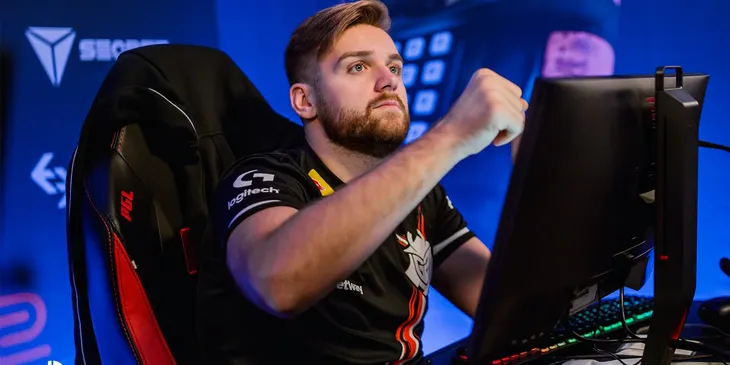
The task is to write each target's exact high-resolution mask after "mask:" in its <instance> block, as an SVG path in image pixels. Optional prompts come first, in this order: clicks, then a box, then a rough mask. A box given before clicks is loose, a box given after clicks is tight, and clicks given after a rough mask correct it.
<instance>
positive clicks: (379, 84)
mask: <svg viewBox="0 0 730 365" xmlns="http://www.w3.org/2000/svg"><path fill="white" fill-rule="evenodd" d="M396 89H398V75H396V74H394V73H393V72H392V71H391V70H390V67H382V68H381V69H380V70H378V80H377V81H376V82H375V91H378V92H383V91H395V90H396Z"/></svg>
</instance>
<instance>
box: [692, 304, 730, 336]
mask: <svg viewBox="0 0 730 365" xmlns="http://www.w3.org/2000/svg"><path fill="white" fill-rule="evenodd" d="M697 316H698V317H699V318H700V319H701V320H702V322H705V323H707V324H709V325H710V326H715V327H717V328H719V329H721V330H723V331H724V332H730V297H718V298H713V299H708V300H706V301H704V302H703V303H702V304H700V308H699V309H698V310H697Z"/></svg>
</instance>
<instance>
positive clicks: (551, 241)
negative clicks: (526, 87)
mask: <svg viewBox="0 0 730 365" xmlns="http://www.w3.org/2000/svg"><path fill="white" fill-rule="evenodd" d="M708 79H709V77H708V76H706V75H684V77H683V87H684V89H685V90H686V92H687V93H689V95H691V96H692V97H693V98H694V99H696V100H697V101H698V102H699V104H700V108H701V105H702V102H703V99H704V95H705V90H706V87H707V83H708ZM665 82H666V84H667V85H669V84H671V85H673V83H674V82H675V77H667V78H666V79H665ZM654 101H655V76H653V75H652V76H633V77H619V76H612V77H591V78H575V79H538V80H537V81H536V83H535V88H534V91H533V94H532V97H531V102H530V109H529V111H528V115H527V121H526V128H525V131H524V134H523V137H522V141H521V145H520V150H519V153H518V156H517V160H516V162H515V166H514V170H513V172H512V176H511V180H510V185H509V189H508V192H507V196H506V199H505V201H504V206H503V209H502V214H501V219H500V223H499V227H498V231H497V235H496V239H495V243H494V247H493V256H492V259H491V262H490V264H489V268H488V271H487V276H486V280H485V283H484V287H483V290H482V293H481V299H480V303H479V307H478V310H477V314H476V316H475V318H474V327H473V329H472V333H471V336H470V338H469V340H468V341H467V355H468V358H469V362H470V363H471V364H481V363H487V364H489V363H491V360H494V359H500V358H502V357H503V356H509V355H512V354H519V353H520V352H521V351H529V350H530V349H532V348H542V347H543V346H544V345H547V344H549V343H547V341H549V339H548V338H547V337H549V334H550V333H551V332H552V331H553V330H554V329H555V328H556V326H557V325H558V324H559V323H561V321H562V320H564V319H565V318H566V316H568V315H570V314H572V313H575V312H577V311H578V310H580V309H583V308H585V307H586V306H588V305H590V304H593V303H594V302H596V301H598V300H599V299H600V298H602V297H605V296H606V295H608V294H610V293H612V292H615V291H616V290H617V289H619V288H621V287H623V286H625V285H626V286H631V287H633V288H634V289H639V288H640V287H641V286H642V285H643V284H644V281H645V275H644V273H643V270H644V268H645V266H646V265H645V264H646V262H647V260H648V256H649V255H648V253H649V252H650V251H651V249H652V247H653V244H654V242H653V237H652V233H653V232H654V230H653V227H654V225H655V221H656V219H657V218H656V217H657V214H656V211H657V209H656V207H655V206H654V204H653V192H654V190H655V189H656V187H657V179H656V175H657V171H656V169H657V164H656V162H657V153H656V151H657V145H656V141H657V140H663V139H658V138H657V133H656V126H657V123H656V115H655V113H654V112H655V109H654V105H655V104H654ZM698 118H699V116H698ZM660 129H661V128H660ZM695 138H696V136H695ZM660 158H661V157H660ZM695 167H696V160H695ZM695 181H696V178H695ZM637 268H638V270H637ZM632 270H633V274H636V273H638V274H639V275H632ZM630 278H632V279H633V280H629V279H630Z"/></svg>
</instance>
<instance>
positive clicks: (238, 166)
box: [223, 148, 307, 178]
mask: <svg viewBox="0 0 730 365" xmlns="http://www.w3.org/2000/svg"><path fill="white" fill-rule="evenodd" d="M306 154H307V152H306V150H305V149H303V148H290V149H281V150H275V151H269V152H261V153H254V154H250V155H247V156H244V157H242V158H239V159H238V160H237V161H236V162H234V163H233V164H232V165H231V166H230V167H229V168H228V169H227V170H226V171H224V172H223V178H226V177H228V176H230V175H232V174H234V173H236V172H240V171H241V170H242V169H243V170H250V169H265V170H278V171H281V172H283V173H287V172H288V173H291V172H294V171H302V170H303V169H304V168H305V166H304V165H305V163H306V157H307V156H306Z"/></svg>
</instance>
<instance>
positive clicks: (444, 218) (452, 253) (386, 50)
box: [200, 1, 527, 364]
mask: <svg viewBox="0 0 730 365" xmlns="http://www.w3.org/2000/svg"><path fill="white" fill-rule="evenodd" d="M389 22H390V20H389V18H388V10H387V8H386V7H385V5H383V4H382V3H381V2H379V1H360V2H354V3H346V4H340V5H337V6H334V7H331V8H328V9H325V10H323V11H321V12H319V13H317V14H316V15H314V16H313V17H311V18H309V19H307V20H306V21H305V22H303V23H302V24H301V25H300V26H299V27H298V28H297V29H296V30H295V32H294V34H293V35H292V37H291V41H290V43H289V45H288V47H287V50H286V55H285V58H286V61H285V64H286V71H287V76H288V78H289V80H290V83H291V88H290V90H289V96H290V99H291V105H292V108H293V109H294V111H295V112H296V113H297V114H298V115H299V116H300V117H301V119H302V121H303V123H304V130H305V134H306V144H305V145H304V146H302V147H301V148H300V149H296V150H288V151H277V152H272V153H268V154H262V155H256V156H251V157H248V158H245V159H243V160H242V161H240V162H239V163H237V165H236V166H234V167H233V168H232V170H231V171H229V172H228V173H227V175H226V177H224V179H223V180H222V181H221V183H220V185H219V188H218V189H217V193H216V201H215V202H214V205H213V207H212V209H213V211H212V214H213V225H214V232H215V234H216V239H217V241H218V243H219V246H216V247H213V248H209V252H208V253H207V254H206V262H205V263H204V266H203V269H202V272H201V274H202V276H201V293H200V294H201V297H200V303H201V307H200V319H201V320H200V323H201V339H202V342H203V345H204V348H205V351H206V353H207V356H208V359H206V363H208V364H216V363H225V364H250V363H256V364H259V363H264V364H279V363H282V364H288V363H293V362H295V361H296V362H302V363H317V364H343V363H349V364H386V363H387V364H404V363H409V364H411V363H417V362H418V361H419V360H421V359H422V355H423V353H422V348H421V340H420V336H421V334H422V333H423V328H424V324H423V322H422V319H423V316H424V314H425V312H426V308H427V304H428V291H429V287H430V285H431V284H432V283H433V286H434V287H435V288H436V289H438V290H439V291H440V292H441V293H443V294H444V295H445V296H446V297H447V298H448V299H449V300H450V301H451V302H453V303H454V304H455V305H456V306H458V307H459V308H461V309H462V310H463V311H464V312H466V313H467V314H470V315H474V312H475V310H476V307H477V301H478V297H479V294H480V291H481V287H482V282H483V280H484V277H483V276H484V273H485V270H486V266H487V263H488V261H489V257H490V252H489V250H488V249H487V247H486V246H485V245H484V244H483V243H482V242H481V241H479V239H478V238H476V237H475V236H474V234H473V233H472V232H470V231H469V229H468V228H467V226H466V222H464V220H463V218H462V217H461V215H460V214H459V213H458V211H457V210H456V209H455V208H454V207H453V206H452V204H451V202H450V201H449V199H448V197H447V196H446V193H445V192H444V189H443V188H442V187H441V186H440V185H438V182H439V180H440V179H441V178H442V177H443V176H444V175H445V174H446V173H447V172H448V171H449V170H450V169H451V168H452V167H453V166H454V165H456V164H457V163H458V162H459V161H460V160H462V159H464V158H466V157H467V156H469V155H472V154H475V153H478V152H479V151H481V150H482V149H484V148H485V147H487V146H488V145H490V144H495V145H497V146H500V145H504V144H507V143H509V142H511V141H512V140H513V139H514V138H516V137H517V136H518V135H519V134H520V133H521V132H522V129H523V123H524V111H525V108H526V107H527V103H526V102H525V101H524V100H523V99H521V90H520V89H519V88H518V87H517V86H515V85H514V84H512V83H511V82H509V81H507V80H506V79H504V78H502V77H501V76H499V75H497V74H495V73H494V72H491V71H489V70H479V71H477V72H476V73H475V74H474V76H473V78H472V81H471V82H470V83H469V84H468V86H467V87H466V90H465V91H464V92H463V94H462V96H461V97H460V98H459V100H457V101H456V102H455V104H454V105H453V107H452V110H451V111H450V112H449V113H448V115H446V116H444V117H443V119H442V120H441V121H440V122H439V123H438V124H437V125H436V126H434V127H433V128H432V129H431V130H430V131H429V132H428V133H426V134H425V135H424V136H422V137H421V139H419V140H417V141H415V142H413V143H411V144H409V145H407V146H405V147H403V148H400V147H401V145H402V142H403V140H404V138H405V137H406V134H407V131H408V126H409V116H408V107H407V105H408V102H407V99H406V92H405V89H404V87H403V84H402V80H401V77H400V72H401V68H402V65H403V61H402V59H401V57H400V55H399V54H398V52H397V50H396V47H395V44H394V42H393V41H392V39H391V38H390V37H389V36H388V34H387V32H386V30H387V29H388V26H389Z"/></svg>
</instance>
